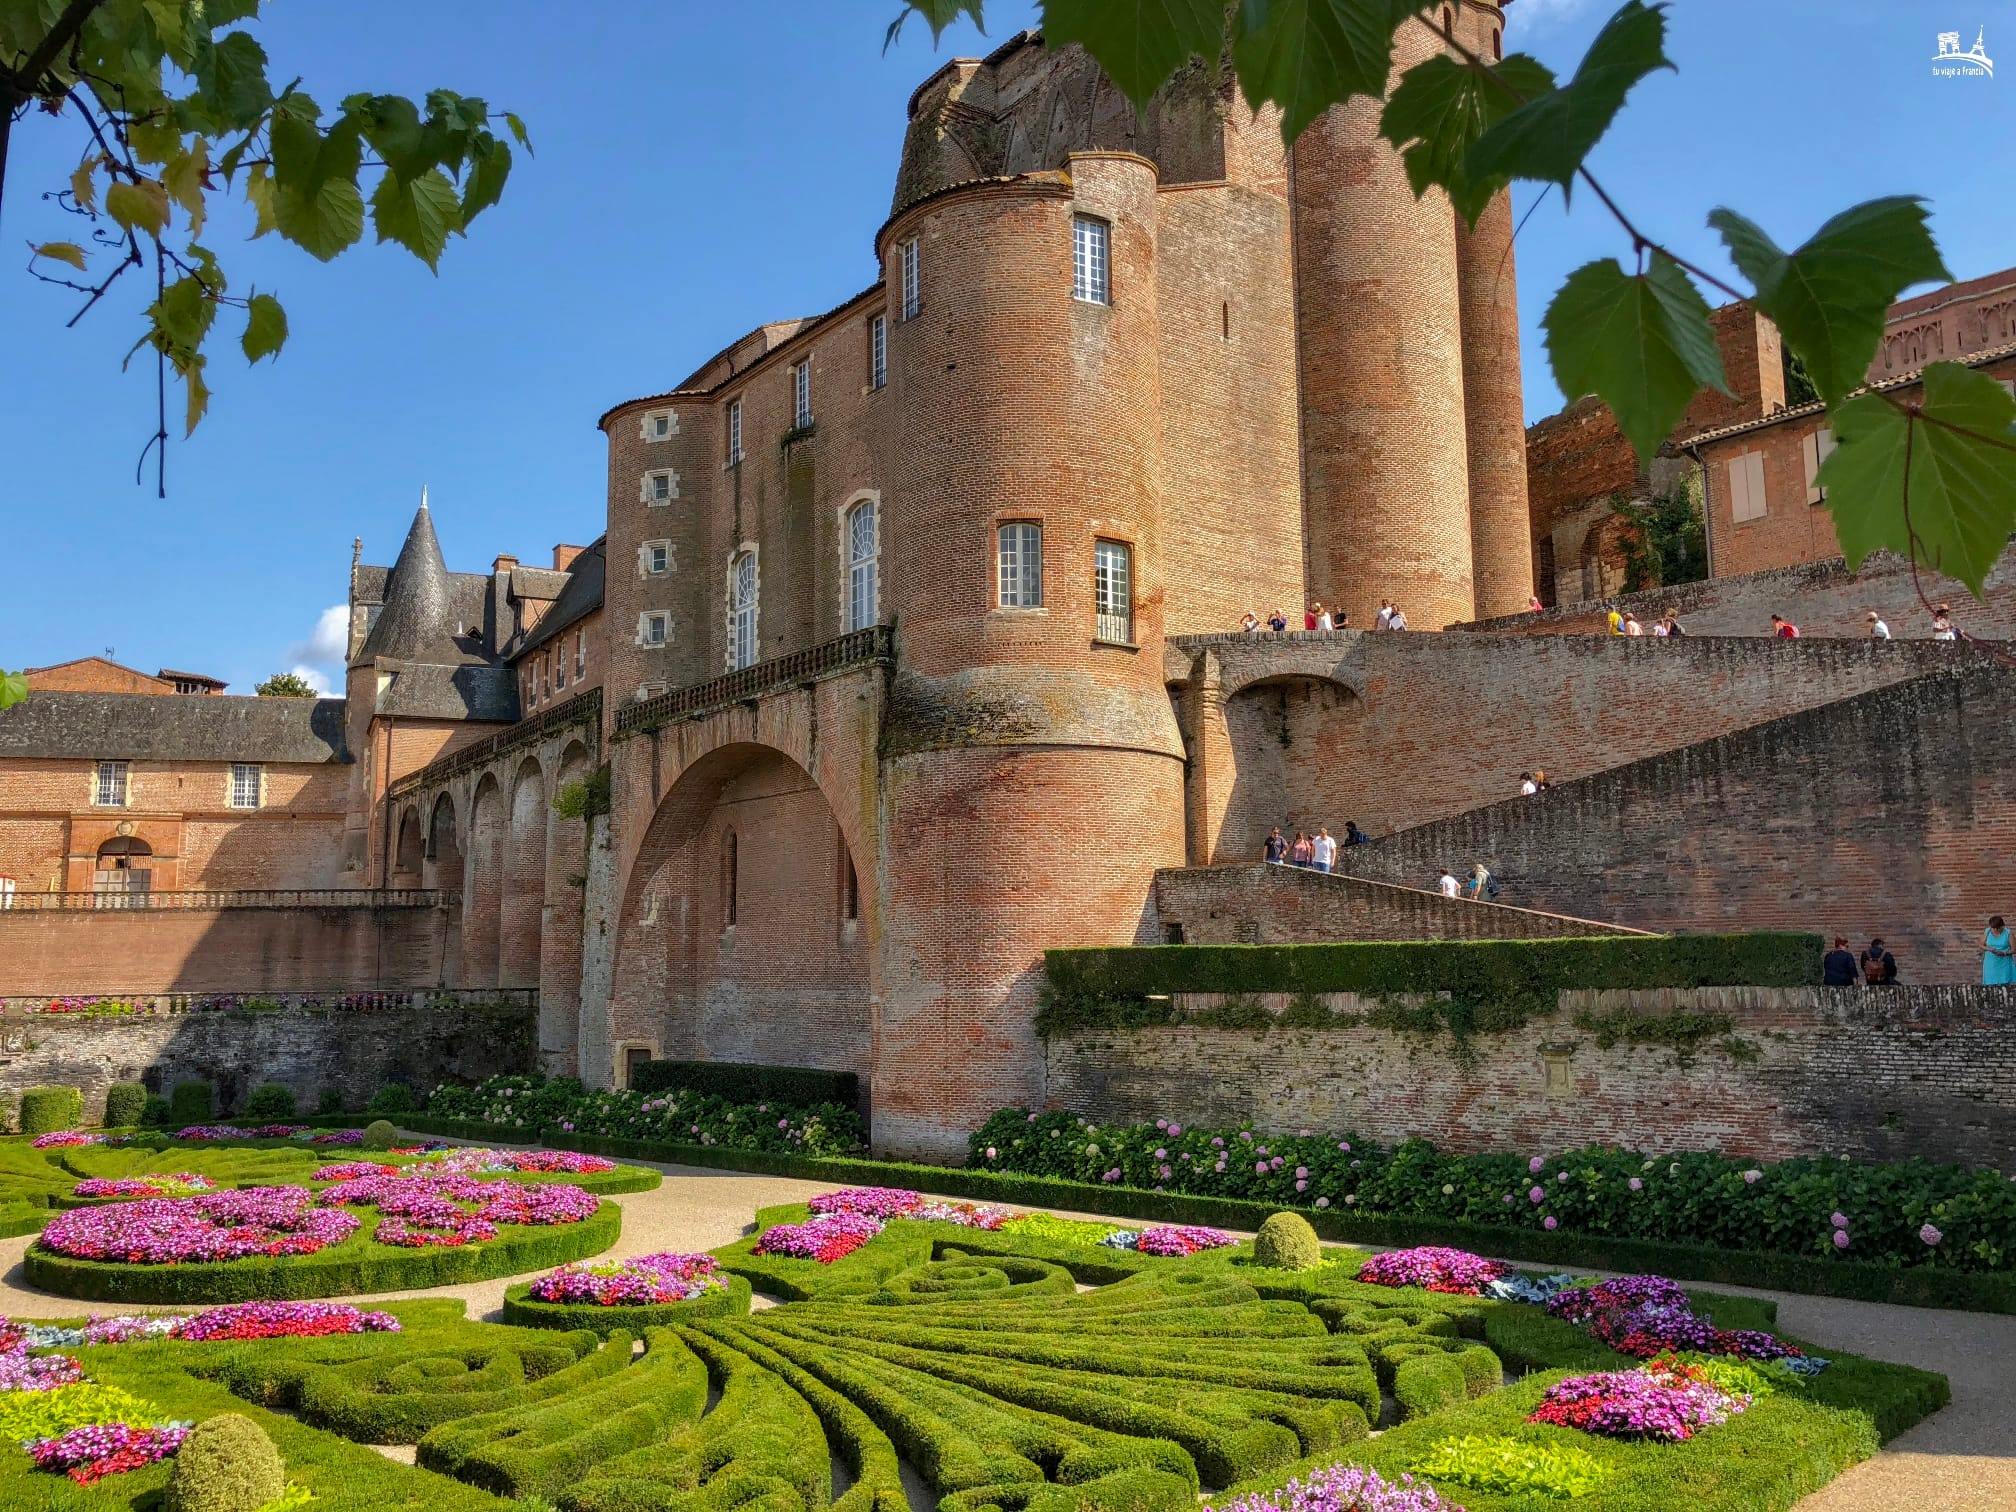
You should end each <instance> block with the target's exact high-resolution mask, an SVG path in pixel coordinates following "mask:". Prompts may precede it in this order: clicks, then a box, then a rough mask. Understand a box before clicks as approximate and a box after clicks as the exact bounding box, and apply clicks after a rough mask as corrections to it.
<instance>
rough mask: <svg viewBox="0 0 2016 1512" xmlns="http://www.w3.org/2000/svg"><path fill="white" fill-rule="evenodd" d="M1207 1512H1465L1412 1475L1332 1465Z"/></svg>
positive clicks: (1212, 1507)
mask: <svg viewBox="0 0 2016 1512" xmlns="http://www.w3.org/2000/svg"><path fill="white" fill-rule="evenodd" d="M1203 1512H1463V1509H1462V1508H1461V1507H1459V1506H1457V1505H1456V1504H1455V1503H1454V1502H1448V1501H1444V1500H1443V1499H1442V1498H1441V1496H1439V1495H1438V1494H1437V1493H1436V1490H1435V1488H1434V1487H1433V1486H1430V1485H1427V1484H1426V1483H1419V1484H1417V1483H1416V1482H1415V1480H1414V1478H1413V1477H1412V1476H1411V1475H1403V1476H1401V1477H1400V1478H1399V1479H1398V1480H1397V1481H1389V1480H1386V1479H1384V1478H1383V1477H1382V1476H1381V1475H1380V1474H1379V1472H1378V1471H1377V1470H1371V1469H1367V1468H1366V1467H1365V1466H1364V1465H1326V1466H1324V1467H1323V1468H1322V1469H1320V1470H1311V1471H1310V1472H1309V1474H1308V1476H1307V1478H1297V1479H1295V1480H1291V1481H1289V1482H1288V1484H1287V1485H1285V1486H1283V1487H1282V1488H1281V1489H1280V1490H1279V1491H1269V1492H1267V1493H1266V1494H1264V1495H1261V1494H1257V1493H1256V1494H1249V1495H1246V1496H1239V1497H1234V1498H1233V1499H1232V1500H1231V1501H1229V1502H1226V1503H1224V1504H1223V1505H1222V1506H1207V1507H1205V1508H1204V1509H1203Z"/></svg>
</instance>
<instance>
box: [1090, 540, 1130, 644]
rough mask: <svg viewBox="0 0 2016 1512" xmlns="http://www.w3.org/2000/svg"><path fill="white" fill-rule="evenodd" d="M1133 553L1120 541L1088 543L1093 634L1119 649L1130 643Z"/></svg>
mask: <svg viewBox="0 0 2016 1512" xmlns="http://www.w3.org/2000/svg"><path fill="white" fill-rule="evenodd" d="M1133 556H1134V553H1133V550H1132V548H1130V547H1128V546H1127V545H1125V544H1124V543H1122V542H1120V541H1095V542H1093V543H1092V605H1093V610H1094V612H1095V613H1096V614H1097V616H1098V619H1097V622H1096V628H1095V632H1094V633H1095V634H1096V636H1097V638H1098V639H1100V640H1102V641H1114V642H1116V643H1118V644H1120V645H1123V646H1131V645H1132V644H1133V643H1134V588H1133V576H1134V574H1133V565H1134V564H1133Z"/></svg>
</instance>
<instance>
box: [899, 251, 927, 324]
mask: <svg viewBox="0 0 2016 1512" xmlns="http://www.w3.org/2000/svg"><path fill="white" fill-rule="evenodd" d="M923 312H924V253H923V251H922V249H921V248H920V247H919V246H918V245H917V239H916V238H915V237H912V238H911V239H910V240H909V241H906V242H905V243H903V318H904V319H905V320H915V319H916V318H917V317H918V316H919V315H921V314H922V313H923Z"/></svg>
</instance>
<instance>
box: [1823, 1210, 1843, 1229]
mask: <svg viewBox="0 0 2016 1512" xmlns="http://www.w3.org/2000/svg"><path fill="white" fill-rule="evenodd" d="M1828 1222H1830V1223H1832V1224H1833V1225H1834V1227H1836V1228H1837V1229H1845V1228H1846V1227H1848V1215H1847V1214H1846V1213H1836V1214H1835V1215H1834V1216H1833V1217H1832V1218H1830V1219H1829V1220H1828Z"/></svg>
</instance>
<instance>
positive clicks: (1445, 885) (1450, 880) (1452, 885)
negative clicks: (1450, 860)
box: [1435, 866, 1462, 898]
mask: <svg viewBox="0 0 2016 1512" xmlns="http://www.w3.org/2000/svg"><path fill="white" fill-rule="evenodd" d="M1435 886H1436V887H1437V888H1439V889H1440V890H1441V893H1442V896H1443V897H1445V898H1454V897H1457V896H1459V895H1460V894H1461V892H1462V888H1461V887H1460V886H1458V884H1457V881H1456V873H1454V872H1452V871H1451V870H1449V868H1448V867H1446V866H1445V867H1443V868H1442V876H1441V879H1440V880H1439V881H1437V882H1436V884H1435Z"/></svg>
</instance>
